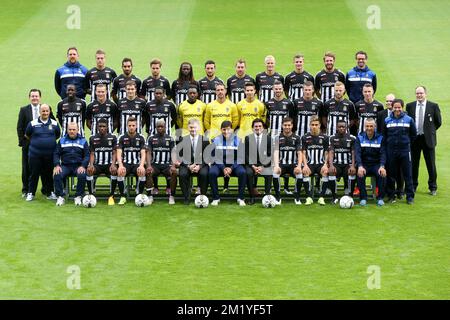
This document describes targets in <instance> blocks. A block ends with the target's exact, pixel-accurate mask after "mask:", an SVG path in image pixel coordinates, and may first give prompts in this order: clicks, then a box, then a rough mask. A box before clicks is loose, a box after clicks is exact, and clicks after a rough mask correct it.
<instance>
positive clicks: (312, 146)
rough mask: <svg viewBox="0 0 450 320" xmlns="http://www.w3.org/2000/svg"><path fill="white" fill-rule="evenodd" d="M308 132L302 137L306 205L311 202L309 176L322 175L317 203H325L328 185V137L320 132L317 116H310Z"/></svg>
mask: <svg viewBox="0 0 450 320" xmlns="http://www.w3.org/2000/svg"><path fill="white" fill-rule="evenodd" d="M309 128H310V130H311V131H310V132H308V133H307V134H306V135H304V136H303V137H302V152H303V157H302V159H303V170H302V173H303V187H304V189H305V191H306V194H307V198H306V202H305V204H306V205H307V206H309V205H311V204H312V203H313V199H312V192H313V190H312V188H311V176H313V175H315V174H317V175H318V176H320V177H322V190H321V191H320V196H319V199H318V200H317V203H318V204H320V205H322V206H323V205H325V199H324V198H323V197H324V196H325V191H326V190H327V187H328V165H327V161H328V146H329V137H328V136H327V135H324V134H321V133H320V121H319V117H312V118H311V122H310V125H309Z"/></svg>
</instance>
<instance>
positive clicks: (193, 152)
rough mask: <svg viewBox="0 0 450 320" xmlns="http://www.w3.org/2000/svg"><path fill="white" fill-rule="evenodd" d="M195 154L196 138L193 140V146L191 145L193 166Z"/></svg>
mask: <svg viewBox="0 0 450 320" xmlns="http://www.w3.org/2000/svg"><path fill="white" fill-rule="evenodd" d="M194 154H195V138H192V145H191V164H193V163H194Z"/></svg>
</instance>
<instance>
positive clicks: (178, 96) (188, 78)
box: [172, 62, 200, 107]
mask: <svg viewBox="0 0 450 320" xmlns="http://www.w3.org/2000/svg"><path fill="white" fill-rule="evenodd" d="M191 86H195V87H196V88H197V93H199V92H200V88H199V85H198V82H197V81H195V79H194V71H193V70H192V64H190V63H189V62H183V63H182V64H181V65H180V71H179V72H178V79H177V80H175V81H174V82H172V95H173V101H174V102H175V105H176V106H177V107H178V106H179V105H180V104H181V103H182V102H183V101H185V100H187V98H188V91H189V88H190V87H191Z"/></svg>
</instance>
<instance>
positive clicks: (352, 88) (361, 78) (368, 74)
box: [345, 51, 377, 132]
mask: <svg viewBox="0 0 450 320" xmlns="http://www.w3.org/2000/svg"><path fill="white" fill-rule="evenodd" d="M355 59H356V66H355V67H353V69H351V70H350V71H349V72H347V75H346V77H345V86H346V87H347V92H348V97H349V99H350V101H351V102H353V103H356V102H358V101H360V100H363V87H364V85H365V84H371V85H372V87H373V92H374V93H375V92H376V91H377V75H376V74H375V72H373V71H372V70H370V69H369V67H368V66H367V65H366V63H367V53H366V52H364V51H358V52H357V53H356V54H355ZM363 128H364V127H363ZM361 131H362V130H360V131H359V132H361Z"/></svg>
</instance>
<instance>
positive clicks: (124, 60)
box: [122, 58, 133, 65]
mask: <svg viewBox="0 0 450 320" xmlns="http://www.w3.org/2000/svg"><path fill="white" fill-rule="evenodd" d="M124 62H130V63H131V65H133V61H132V60H131V59H130V58H123V60H122V65H123V63H124Z"/></svg>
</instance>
